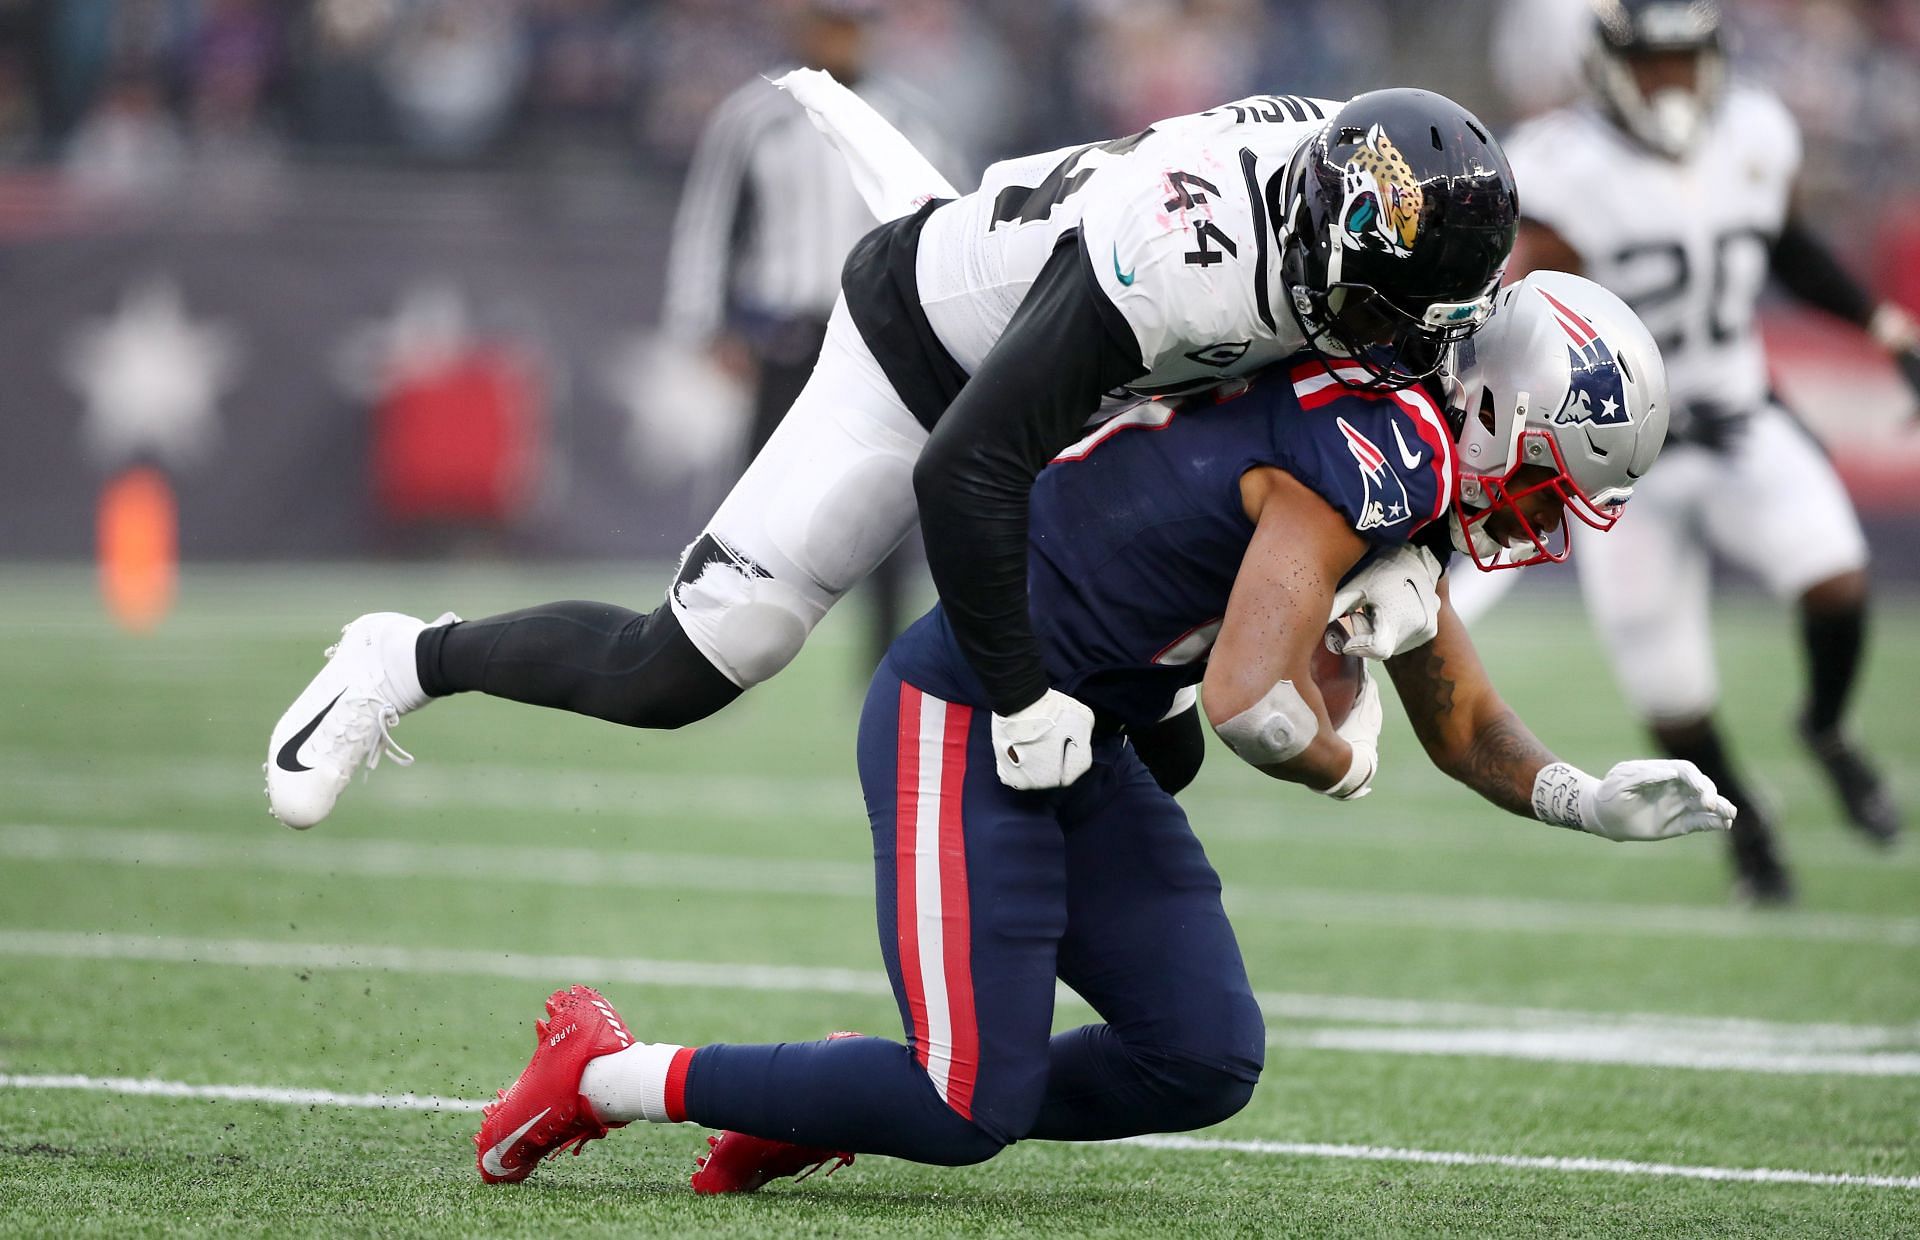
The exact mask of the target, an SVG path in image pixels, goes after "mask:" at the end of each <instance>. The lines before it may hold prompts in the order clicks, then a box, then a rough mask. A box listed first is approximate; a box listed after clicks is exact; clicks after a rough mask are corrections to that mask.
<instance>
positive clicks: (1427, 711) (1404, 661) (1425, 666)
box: [1387, 645, 1453, 751]
mask: <svg viewBox="0 0 1920 1240" xmlns="http://www.w3.org/2000/svg"><path fill="white" fill-rule="evenodd" d="M1387 671H1388V673H1389V674H1390V675H1391V676H1392V677H1393V686H1394V688H1395V689H1396V690H1397V691H1398V692H1399V694H1400V703H1401V705H1403V706H1405V707H1406V709H1407V720H1408V721H1409V722H1410V723H1412V724H1413V731H1414V734H1415V735H1416V736H1418V737H1419V738H1420V743H1421V744H1422V745H1424V746H1426V747H1427V749H1428V750H1429V751H1431V750H1432V749H1433V748H1434V747H1435V746H1436V745H1438V744H1439V743H1440V740H1441V737H1442V735H1443V733H1442V725H1443V724H1444V723H1445V721H1446V719H1447V717H1448V716H1449V715H1451V714H1452V713H1453V681H1452V680H1451V679H1450V678H1448V676H1447V674H1446V673H1447V661H1446V660H1445V659H1443V658H1441V657H1440V656H1439V655H1437V654H1435V653H1434V652H1433V647H1432V646H1431V645H1426V646H1422V647H1420V648H1419V649H1417V650H1414V651H1412V652H1411V653H1409V654H1408V655H1406V656H1405V657H1404V658H1399V659H1394V660H1392V661H1391V662H1389V663H1388V664H1387Z"/></svg>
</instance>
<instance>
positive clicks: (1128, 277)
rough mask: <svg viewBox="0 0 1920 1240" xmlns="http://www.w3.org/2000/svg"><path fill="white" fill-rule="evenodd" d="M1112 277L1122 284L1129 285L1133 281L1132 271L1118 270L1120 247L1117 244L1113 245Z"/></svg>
mask: <svg viewBox="0 0 1920 1240" xmlns="http://www.w3.org/2000/svg"><path fill="white" fill-rule="evenodd" d="M1113 278H1114V279H1116V280H1118V281H1120V283H1122V284H1126V285H1131V284H1132V283H1133V272H1131V271H1122V270H1120V247H1119V246H1118V245H1116V246H1114V247H1113Z"/></svg>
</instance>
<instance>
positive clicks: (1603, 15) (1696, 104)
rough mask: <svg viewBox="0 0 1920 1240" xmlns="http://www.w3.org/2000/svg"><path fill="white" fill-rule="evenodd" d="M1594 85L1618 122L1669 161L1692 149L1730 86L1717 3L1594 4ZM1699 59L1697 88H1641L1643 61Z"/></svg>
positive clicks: (1636, 0) (1651, 0)
mask: <svg viewBox="0 0 1920 1240" xmlns="http://www.w3.org/2000/svg"><path fill="white" fill-rule="evenodd" d="M1593 16H1594V21H1593V39H1592V42H1591V43H1590V44H1589V45H1588V47H1587V58H1586V70H1587V80H1588V82H1590V83H1591V84H1592V86H1593V90H1594V93H1595V94H1596V95H1598V96H1599V97H1600V103H1601V106H1602V107H1604V108H1605V109H1606V112H1607V115H1608V117H1609V118H1610V119H1612V121H1613V123H1614V124H1615V125H1617V126H1619V127H1620V128H1621V129H1622V130H1623V131H1624V132H1625V133H1626V134H1627V135H1628V136H1629V137H1631V138H1633V139H1634V140H1636V141H1638V142H1640V143H1642V144H1644V145H1645V146H1647V147H1649V148H1651V149H1652V150H1654V151H1656V152H1658V153H1659V154H1662V155H1665V156H1666V157H1667V158H1669V159H1679V158H1681V157H1682V156H1684V155H1686V154H1687V152H1688V151H1689V150H1691V149H1692V148H1693V144H1694V142H1695V140H1696V139H1698V138H1699V136H1700V132H1701V130H1702V129H1704V128H1705V126H1706V120H1707V117H1708V116H1709V115H1710V114H1711V113H1712V112H1713V109H1714V106H1715V105H1716V104H1717V103H1718V102H1719V100H1720V94H1721V92H1722V91H1723V90H1724V89H1725V87H1726V81H1727V58H1726V52H1725V49H1724V48H1723V47H1722V45H1721V38H1720V6H1719V4H1717V3H1716V2H1715V0H1594V5H1593ZM1672 54H1680V55H1689V56H1692V57H1694V58H1695V68H1694V72H1693V83H1692V85H1691V86H1690V87H1682V86H1668V87H1663V88H1658V89H1655V90H1653V91H1652V92H1648V91H1645V90H1643V89H1641V85H1640V80H1639V79H1638V78H1637V77H1635V76H1634V72H1633V62H1634V61H1635V60H1636V59H1638V58H1641V57H1651V56H1660V55H1672Z"/></svg>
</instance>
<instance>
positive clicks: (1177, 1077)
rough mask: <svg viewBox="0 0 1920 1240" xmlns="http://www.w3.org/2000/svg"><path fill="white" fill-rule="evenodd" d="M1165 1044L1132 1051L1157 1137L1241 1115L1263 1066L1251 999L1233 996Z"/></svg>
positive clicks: (1260, 1020) (1262, 1042) (1263, 1031)
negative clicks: (1151, 1100)
mask: <svg viewBox="0 0 1920 1240" xmlns="http://www.w3.org/2000/svg"><path fill="white" fill-rule="evenodd" d="M1187 1023H1188V1024H1189V1025H1190V1027H1189V1028H1186V1029H1183V1030H1180V1031H1178V1032H1177V1033H1176V1034H1175V1035H1174V1036H1173V1037H1172V1038H1171V1039H1169V1040H1168V1041H1167V1042H1164V1043H1160V1044H1154V1045H1141V1046H1131V1047H1129V1048H1128V1049H1129V1051H1130V1053H1131V1055H1132V1058H1133V1061H1134V1062H1135V1063H1136V1064H1137V1065H1138V1066H1139V1067H1140V1070H1141V1072H1142V1074H1143V1075H1144V1076H1145V1077H1146V1079H1147V1081H1148V1082H1149V1084H1150V1087H1151V1088H1152V1090H1153V1093H1154V1097H1155V1106H1156V1109H1157V1111H1158V1115H1157V1116H1156V1118H1157V1120H1158V1123H1157V1124H1156V1125H1155V1130H1156V1131H1159V1132H1183V1131H1185V1130H1187V1129H1190V1128H1205V1127H1207V1126H1208V1125H1210V1124H1217V1123H1220V1122H1221V1121H1222V1120H1225V1119H1228V1118H1230V1117H1231V1116H1234V1115H1236V1114H1238V1113H1239V1112H1240V1110H1241V1109H1242V1108H1244V1107H1245V1106H1246V1105H1247V1102H1248V1100H1249V1099H1251V1098H1252V1097H1253V1088H1254V1086H1255V1085H1256V1084H1258V1083H1259V1080H1260V1071H1261V1069H1262V1068H1264V1067H1265V1066H1266V1053H1267V1025H1266V1018H1265V1017H1264V1016H1262V1015H1261V1012H1260V1005H1259V1004H1258V1003H1256V1002H1255V1001H1254V998H1253V996H1252V995H1250V994H1242V995H1239V996H1236V997H1235V998H1234V999H1232V1000H1231V1001H1230V1003H1229V1004H1228V1005H1227V1007H1225V1008H1224V1009H1215V1010H1214V1011H1212V1012H1211V1013H1209V1014H1208V1016H1207V1018H1206V1019H1205V1020H1204V1021H1203V1020H1201V1019H1199V1017H1198V1013H1197V1009H1196V1018H1195V1019H1194V1020H1192V1021H1189V1022H1187Z"/></svg>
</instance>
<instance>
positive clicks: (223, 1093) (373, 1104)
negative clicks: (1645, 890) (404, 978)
mask: <svg viewBox="0 0 1920 1240" xmlns="http://www.w3.org/2000/svg"><path fill="white" fill-rule="evenodd" d="M0 1089H52V1090H78V1091H83V1092H88V1093H107V1094H121V1095H126V1096H131V1097H141V1098H185V1099H198V1100H205V1101H216V1102H263V1103H273V1104H280V1105H289V1106H330V1107H343V1108H352V1109H357V1110H380V1111H429V1112H460V1111H478V1110H479V1109H480V1108H481V1107H482V1106H483V1105H484V1104H483V1103H481V1102H479V1101H477V1100H473V1099H466V1098H443V1097H434V1096H432V1095H425V1094H353V1093H336V1092H334V1091H332V1090H325V1089H299V1088H289V1087H284V1086H274V1085H194V1084H189V1083H187V1082H185V1081H164V1080H155V1079H152V1078H147V1077H97V1076H77V1075H59V1076H28V1075H0ZM1101 1144H1106V1145H1108V1146H1109V1148H1124V1147H1127V1146H1135V1147H1144V1148H1146V1149H1156V1150H1179V1151H1183V1152H1200V1153H1234V1154H1260V1155H1266V1156H1271V1157H1282V1158H1329V1159H1348V1160H1356V1161H1361V1162H1397V1163H1424V1164H1427V1165H1431V1166H1445V1167H1506V1168H1512V1169H1515V1170H1523V1171H1554V1172H1576V1173H1582V1174H1603V1175H1627V1176H1651V1177H1658V1178H1667V1179H1687V1180H1720V1181H1735V1182H1741V1183H1750V1184H1804V1185H1812V1186H1819V1187H1852V1188H1891V1189H1909V1190H1911V1189H1920V1176H1898V1175H1859V1174H1854V1173H1849V1172H1839V1173H1835V1172H1824V1171H1785V1170H1778V1169H1774V1168H1770V1167H1703V1166H1689V1165H1686V1164H1679V1163H1650V1162H1636V1161H1631V1160H1628V1159H1620V1158H1542V1157H1536V1156H1530V1155H1522V1154H1482V1153H1471V1152H1466V1151H1457V1150H1414V1149H1401V1148H1396V1147H1393V1146H1381V1145H1334V1144H1326V1143H1321V1142H1306V1141H1235V1140H1227V1139H1222V1138H1210V1137H1183V1136H1151V1137H1133V1138H1131V1139H1129V1140H1126V1141H1115V1142H1110V1143H1101ZM1088 1148H1096V1146H1093V1145H1090V1146H1089V1147H1088Z"/></svg>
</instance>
